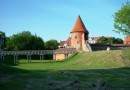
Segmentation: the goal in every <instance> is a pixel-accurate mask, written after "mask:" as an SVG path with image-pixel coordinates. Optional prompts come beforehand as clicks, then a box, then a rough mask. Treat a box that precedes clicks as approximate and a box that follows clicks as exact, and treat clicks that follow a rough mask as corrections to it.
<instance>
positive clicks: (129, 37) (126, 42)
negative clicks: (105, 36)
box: [124, 36, 130, 44]
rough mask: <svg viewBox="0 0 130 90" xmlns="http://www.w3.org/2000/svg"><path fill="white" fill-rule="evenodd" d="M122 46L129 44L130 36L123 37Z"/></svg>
mask: <svg viewBox="0 0 130 90" xmlns="http://www.w3.org/2000/svg"><path fill="white" fill-rule="evenodd" d="M124 44H130V36H126V37H125V40H124Z"/></svg>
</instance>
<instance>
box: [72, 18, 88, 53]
mask: <svg viewBox="0 0 130 90" xmlns="http://www.w3.org/2000/svg"><path fill="white" fill-rule="evenodd" d="M70 33H71V47H72V48H76V50H79V51H82V50H83V48H84V44H85V43H86V40H88V34H89V32H88V30H87V29H86V28H85V26H84V24H83V21H82V19H81V18H80V16H78V18H77V20H76V23H75V25H74V27H73V29H72V30H71V32H70Z"/></svg>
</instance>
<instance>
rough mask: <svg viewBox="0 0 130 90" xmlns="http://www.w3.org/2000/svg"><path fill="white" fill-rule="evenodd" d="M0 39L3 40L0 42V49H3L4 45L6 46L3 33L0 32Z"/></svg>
mask: <svg viewBox="0 0 130 90" xmlns="http://www.w3.org/2000/svg"><path fill="white" fill-rule="evenodd" d="M0 39H3V43H2V41H1V42H0V49H4V47H5V44H6V35H5V32H3V31H0Z"/></svg>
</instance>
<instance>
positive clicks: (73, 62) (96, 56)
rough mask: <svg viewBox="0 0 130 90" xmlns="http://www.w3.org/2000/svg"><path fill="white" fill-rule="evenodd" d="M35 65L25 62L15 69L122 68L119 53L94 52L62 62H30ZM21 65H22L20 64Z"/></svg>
mask: <svg viewBox="0 0 130 90" xmlns="http://www.w3.org/2000/svg"><path fill="white" fill-rule="evenodd" d="M32 62H37V63H31V64H27V61H22V62H21V64H20V65H19V66H16V67H17V68H21V69H27V70H47V69H53V70H68V69H69V70H81V69H83V70H84V69H92V68H98V69H104V68H115V67H123V66H124V63H123V60H122V57H121V51H119V50H118V51H109V52H107V51H96V52H88V53H86V52H82V53H79V54H78V55H76V56H74V57H73V58H70V59H67V60H66V61H63V62H54V61H43V63H38V62H40V61H32ZM22 63H23V64H22Z"/></svg>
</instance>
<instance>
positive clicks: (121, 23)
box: [114, 0, 130, 35]
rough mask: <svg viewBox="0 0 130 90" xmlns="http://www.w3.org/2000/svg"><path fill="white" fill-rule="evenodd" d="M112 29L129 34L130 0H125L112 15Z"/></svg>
mask: <svg viewBox="0 0 130 90" xmlns="http://www.w3.org/2000/svg"><path fill="white" fill-rule="evenodd" d="M114 27H115V29H116V30H114V31H115V32H117V33H123V34H125V35H130V2H129V1H128V0H127V2H126V4H125V5H122V7H121V9H120V10H118V11H117V12H116V13H115V15H114Z"/></svg>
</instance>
